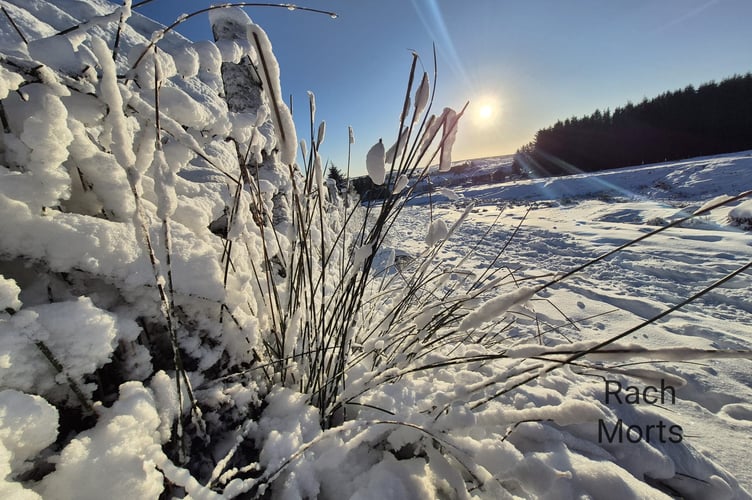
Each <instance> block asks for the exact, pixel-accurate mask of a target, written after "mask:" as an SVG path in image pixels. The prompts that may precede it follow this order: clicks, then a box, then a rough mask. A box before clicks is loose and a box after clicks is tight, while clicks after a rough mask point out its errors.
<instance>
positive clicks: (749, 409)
mask: <svg viewBox="0 0 752 500" xmlns="http://www.w3.org/2000/svg"><path fill="white" fill-rule="evenodd" d="M718 416H720V417H721V418H722V419H724V420H726V421H728V422H730V423H733V424H736V425H743V426H745V427H752V404H747V403H731V404H727V405H725V406H723V407H722V408H721V410H720V411H719V412H718Z"/></svg>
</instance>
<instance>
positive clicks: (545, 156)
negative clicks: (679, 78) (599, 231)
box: [515, 73, 752, 176]
mask: <svg viewBox="0 0 752 500" xmlns="http://www.w3.org/2000/svg"><path fill="white" fill-rule="evenodd" d="M746 149H752V73H747V74H746V75H744V76H739V75H735V76H733V77H732V78H729V79H727V80H723V81H722V82H721V83H715V82H710V83H706V84H703V85H701V86H700V87H699V88H694V87H693V86H691V85H690V86H688V87H686V88H685V89H683V90H677V91H674V92H666V93H664V94H661V95H659V96H658V97H655V98H653V99H650V100H648V99H647V98H646V99H644V100H643V101H642V102H641V103H639V104H637V105H635V104H632V103H628V104H627V105H626V106H624V107H621V108H616V109H615V110H614V111H613V113H612V112H611V111H610V110H606V111H600V110H596V111H595V112H594V113H593V114H592V115H590V116H584V117H582V118H570V119H567V120H565V121H564V122H561V121H559V122H557V123H556V124H555V125H554V126H553V127H549V128H546V129H543V130H540V131H538V133H537V134H536V136H535V140H534V141H533V142H531V143H530V144H528V145H526V146H524V147H522V148H521V149H520V150H519V151H517V155H516V157H515V164H516V165H517V166H518V168H521V169H522V170H524V171H526V172H527V173H528V174H529V175H533V176H550V175H567V174H571V173H576V172H578V171H586V172H592V171H596V170H604V169H609V168H617V167H624V166H629V165H640V164H642V163H656V162H661V161H665V160H677V159H682V158H690V157H694V156H705V155H712V154H719V153H728V152H733V151H742V150H746Z"/></svg>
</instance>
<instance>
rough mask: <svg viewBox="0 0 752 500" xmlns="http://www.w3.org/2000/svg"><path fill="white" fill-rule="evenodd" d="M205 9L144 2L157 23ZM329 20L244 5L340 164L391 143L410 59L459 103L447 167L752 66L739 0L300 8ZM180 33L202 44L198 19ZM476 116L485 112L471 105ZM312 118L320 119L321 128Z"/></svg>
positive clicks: (449, 102)
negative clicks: (561, 124)
mask: <svg viewBox="0 0 752 500" xmlns="http://www.w3.org/2000/svg"><path fill="white" fill-rule="evenodd" d="M212 3H213V2H211V1H206V2H204V1H191V2H187V1H180V0H154V1H152V2H151V3H150V4H148V5H145V6H143V7H141V8H139V9H138V11H139V12H141V13H143V14H145V15H148V16H149V17H152V18H154V19H156V20H158V21H160V22H163V23H170V22H172V21H173V20H174V19H175V18H176V17H177V16H178V15H179V14H181V13H183V12H188V11H191V10H196V9H199V8H202V7H207V6H209V5H211V4H212ZM297 4H298V5H300V6H306V7H315V8H319V9H324V10H330V11H334V12H336V13H337V14H338V15H339V17H338V18H337V19H331V18H329V17H328V16H323V15H315V14H310V13H305V12H301V11H298V12H290V11H288V10H286V9H272V8H262V7H255V8H254V7H249V8H246V12H248V14H249V15H250V17H251V18H252V19H253V20H254V21H255V22H256V23H257V24H259V25H261V26H262V27H263V28H264V29H265V30H266V32H267V34H268V35H269V38H270V39H271V41H272V44H273V46H274V51H275V54H276V56H277V59H278V60H279V63H280V67H281V78H282V91H283V92H284V93H285V95H286V96H289V95H292V97H293V103H294V106H293V111H294V115H295V119H296V123H297V124H298V135H299V137H308V136H309V135H310V133H309V131H308V112H307V95H306V91H308V90H311V91H313V92H314V93H315V94H316V101H317V115H318V116H317V119H318V120H325V121H326V122H327V137H326V141H325V143H324V146H323V147H322V150H321V153H322V155H323V158H324V159H325V160H326V159H329V160H331V161H333V162H334V163H335V164H336V165H338V166H340V167H341V168H343V169H344V166H345V164H346V161H347V156H346V155H347V142H348V135H347V127H348V125H351V126H352V127H353V129H354V131H355V138H356V143H355V145H354V147H353V158H352V165H353V169H354V170H355V172H356V173H362V172H363V170H364V167H363V165H364V163H365V154H366V152H367V150H368V149H369V148H370V146H372V145H373V144H374V143H375V142H377V141H378V139H379V138H381V137H383V138H384V142H385V143H392V142H394V140H395V139H396V134H397V128H398V125H399V122H398V119H399V113H400V111H401V105H402V99H403V98H404V93H405V87H406V84H407V77H408V71H409V67H410V62H411V52H412V51H416V52H418V53H419V54H420V55H421V60H422V62H423V64H424V66H425V69H426V70H428V71H429V73H432V71H433V62H432V44H433V43H435V44H436V48H437V53H438V68H439V76H438V86H437V96H436V102H435V106H436V108H435V109H437V110H438V111H441V109H442V108H443V107H444V106H450V107H454V108H456V109H459V108H461V107H462V106H463V105H464V103H465V102H466V101H470V103H471V104H470V107H469V108H468V113H467V115H466V117H464V118H463V121H462V122H461V123H460V129H459V135H458V139H457V143H456V145H455V150H454V155H453V158H454V159H465V158H477V157H484V156H491V155H498V154H504V153H512V152H514V151H515V150H516V149H517V148H518V147H520V146H522V145H523V144H525V143H527V142H529V141H530V140H532V138H533V136H534V134H535V132H536V131H537V130H538V129H540V128H544V127H547V126H549V125H552V124H553V123H554V122H556V121H557V120H559V119H562V120H563V119H565V118H568V117H571V116H573V115H577V116H582V115H584V114H590V113H591V112H592V111H594V110H595V109H596V108H599V109H605V108H611V109H613V108H615V107H618V106H621V105H623V104H625V103H626V102H627V101H630V100H631V101H632V102H635V103H636V102H639V101H641V100H642V99H643V98H644V97H652V96H655V95H657V94H660V93H662V92H664V91H666V90H675V89H679V88H684V87H685V86H686V85H689V84H693V85H698V84H701V83H703V82H706V81H709V80H717V81H718V80H721V79H723V78H725V77H728V76H731V75H733V74H735V73H740V74H743V73H747V72H749V71H752V29H750V24H749V20H750V19H752V1H750V0H607V1H604V0H571V1H563V0H529V1H519V0H517V1H512V0H509V1H507V0H472V1H464V2H463V1H460V0H310V1H303V0H301V1H300V2H298V3H297ZM178 31H180V32H181V33H183V34H184V35H186V36H187V37H189V38H191V39H193V40H199V39H210V38H211V32H210V29H209V26H208V20H207V17H206V16H205V15H202V16H199V17H197V18H194V20H192V21H190V22H188V23H186V24H185V25H183V26H182V27H181V28H180V29H179V30H178ZM484 108H485V115H484V116H481V110H482V109H484ZM318 120H317V121H318Z"/></svg>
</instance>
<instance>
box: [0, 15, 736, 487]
mask: <svg viewBox="0 0 752 500" xmlns="http://www.w3.org/2000/svg"><path fill="white" fill-rule="evenodd" d="M5 3H7V5H4V11H5V12H7V19H8V21H9V24H8V27H7V28H6V27H3V28H1V29H0V43H2V50H1V51H0V82H1V83H0V99H1V100H0V104H1V107H0V118H2V126H3V134H2V140H1V141H0V178H1V179H0V234H2V238H0V302H1V303H2V306H3V307H2V308H3V312H0V367H2V371H1V372H0V384H1V387H0V389H2V390H1V391H0V467H1V469H0V471H1V472H2V475H1V477H0V481H2V482H0V492H3V493H5V496H9V497H10V496H12V497H13V498H38V497H39V496H40V495H41V496H43V497H45V498H101V497H102V496H107V497H112V498H150V497H157V496H159V495H164V496H172V497H183V496H191V497H197V498H220V497H224V498H233V497H236V496H240V495H247V496H248V497H258V496H263V495H265V494H266V493H267V492H271V493H272V494H273V495H274V496H276V497H280V498H313V497H316V496H322V497H336V498H339V497H345V496H347V497H349V496H356V497H379V498H430V497H442V496H444V497H448V498H454V497H457V498H470V497H472V496H478V497H486V498H503V497H512V496H514V495H518V496H540V497H549V498H551V497H553V496H556V497H557V498H563V497H572V498H574V497H578V496H582V495H591V496H603V495H612V494H617V493H614V492H618V493H624V495H633V496H635V497H637V496H653V497H655V498H659V497H660V496H661V495H662V494H661V493H659V492H658V491H657V490H655V489H654V488H653V487H652V486H648V485H647V484H646V483H644V482H643V480H645V479H647V478H648V477H649V478H650V479H651V481H653V484H656V485H664V489H666V490H667V491H668V490H669V488H673V489H675V490H676V491H682V492H685V493H686V492H690V493H691V492H692V488H693V489H694V491H700V492H701V493H698V494H708V495H714V497H715V498H720V496H719V495H722V494H724V493H728V492H729V491H731V489H732V488H733V486H734V484H735V483H734V480H733V478H731V477H730V476H728V475H727V474H725V473H723V472H722V471H718V470H717V469H716V468H715V467H714V466H713V465H712V464H710V463H708V462H707V461H706V460H704V459H702V458H701V457H699V456H694V455H692V456H691V459H689V458H686V457H684V459H685V461H686V462H687V463H683V464H682V465H684V466H686V467H688V468H685V469H683V470H690V471H691V473H692V474H694V475H696V476H697V477H703V478H710V479H709V480H708V481H705V482H704V483H699V484H698V485H692V486H691V487H689V486H686V485H682V484H677V481H678V480H677V479H676V478H677V473H676V472H677V471H676V464H675V462H674V461H672V459H671V458H670V457H668V456H667V455H666V453H664V452H663V451H662V449H661V448H660V447H657V446H655V445H654V444H651V443H649V442H647V441H640V442H638V443H636V444H632V443H630V445H629V446H628V447H623V446H622V447H619V446H617V445H616V444H613V445H608V446H599V445H598V444H596V443H595V441H596V439H595V437H594V436H593V428H594V427H593V425H592V424H593V423H594V422H596V423H597V422H598V421H600V420H603V421H608V422H616V421H617V419H620V418H626V417H623V416H622V415H621V414H619V415H617V413H616V410H614V409H613V408H609V407H606V406H604V405H602V404H599V403H598V402H597V401H594V400H595V399H597V397H596V396H598V394H599V393H598V389H597V387H596V385H595V384H594V383H592V382H591V381H590V380H589V379H585V378H584V377H582V376H578V375H576V374H575V373H573V372H572V371H571V370H569V368H567V367H566V366H564V367H563V368H561V366H562V364H564V365H566V364H567V363H566V361H567V359H568V358H566V356H569V355H570V354H569V353H570V352H571V350H572V349H574V350H575V352H577V353H586V352H589V351H590V350H593V349H594V348H595V347H598V346H596V345H595V344H593V343H590V344H583V345H580V346H575V347H571V346H567V348H568V350H567V351H566V352H562V351H561V350H560V351H556V346H553V348H544V347H543V346H533V348H531V347H530V346H528V345H523V346H521V347H520V346H516V344H517V343H518V342H519V339H520V338H522V339H525V341H527V340H530V339H532V338H533V337H534V335H535V330H534V328H532V327H531V328H530V329H529V330H528V329H526V325H534V321H531V320H529V319H526V318H528V317H529V316H530V314H529V313H530V309H529V306H528V305H527V302H528V300H529V299H531V298H532V297H533V296H534V295H535V294H536V293H538V292H539V291H541V290H542V289H543V288H542V287H541V286H539V285H536V286H532V285H530V286H522V285H520V284H518V283H516V282H515V276H513V274H512V273H511V271H505V270H504V268H498V269H497V268H496V267H493V265H489V267H488V268H487V269H486V270H485V272H483V273H482V274H481V275H479V276H474V275H471V274H469V273H467V272H466V271H464V270H463V268H462V266H461V263H460V264H458V265H447V263H446V262H443V261H442V259H441V251H442V247H443V245H444V244H445V242H446V241H447V239H448V238H451V237H452V235H453V234H454V233H455V231H456V228H457V227H458V226H459V224H461V223H462V221H463V220H464V218H465V217H466V216H467V215H468V214H469V213H470V210H471V208H472V207H471V206H469V207H468V208H467V210H466V211H465V213H464V215H463V216H462V217H461V218H460V220H459V221H458V222H456V223H453V224H447V223H446V221H444V220H441V219H436V220H433V221H432V222H431V224H430V225H429V227H428V228H426V232H427V234H428V236H427V238H426V247H425V250H424V252H423V253H422V254H421V255H419V256H417V258H415V259H413V260H411V261H410V263H408V264H403V265H400V266H396V265H394V264H395V262H394V261H395V252H394V251H393V250H390V249H389V248H388V244H387V243H388V241H389V240H388V237H389V231H390V229H391V228H392V226H393V225H394V223H395V221H396V219H397V217H399V215H400V212H401V210H402V208H403V207H404V203H405V201H406V200H407V199H409V197H410V196H411V195H412V194H413V188H414V186H415V184H416V183H415V182H413V179H416V178H417V179H420V178H422V177H423V176H425V175H426V174H427V172H428V165H430V164H431V163H432V162H433V161H434V160H437V161H438V162H439V165H440V169H441V170H447V169H448V168H449V166H450V165H451V146H452V142H453V141H454V138H455V135H456V131H457V124H458V121H459V119H460V118H461V116H462V112H459V113H457V112H455V111H453V110H451V109H449V108H446V109H444V110H443V111H442V112H441V113H439V114H431V108H432V105H433V97H432V93H431V91H430V84H429V78H428V75H426V74H424V75H422V77H420V78H416V76H419V75H417V73H416V67H417V62H418V58H417V56H414V57H413V61H412V67H411V70H410V73H409V81H408V90H407V98H406V100H405V103H404V107H403V110H402V113H401V115H400V128H399V133H398V134H397V135H398V137H397V139H396V141H395V144H394V145H393V146H392V147H391V148H388V149H387V148H385V146H384V144H383V142H382V141H381V140H379V141H378V142H377V143H376V144H375V145H374V147H373V148H372V149H371V150H370V152H369V153H368V155H367V158H366V159H365V160H366V167H367V169H368V172H369V175H370V176H371V179H372V181H373V182H374V183H375V184H385V185H386V187H387V188H388V192H390V193H392V195H391V196H389V197H388V198H387V199H386V200H383V201H382V202H380V203H378V204H373V203H372V204H368V205H365V206H361V205H360V204H359V203H358V201H359V200H355V199H346V200H339V199H337V198H336V197H334V196H332V193H331V191H330V189H329V187H328V186H327V184H326V182H325V179H324V173H323V166H322V160H321V155H320V152H319V151H320V148H321V146H322V143H323V142H324V140H325V126H324V125H323V124H319V125H317V124H316V123H315V115H316V109H315V99H314V98H313V96H311V100H310V116H311V137H312V141H311V142H312V143H311V144H310V148H309V145H307V144H306V143H305V141H301V142H300V143H298V140H297V137H296V131H295V130H294V128H293V126H292V119H291V116H290V111H289V110H288V108H287V106H286V105H285V104H284V100H283V99H282V97H281V91H280V87H279V71H280V68H279V67H278V65H277V62H276V59H275V58H274V55H273V53H272V50H271V43H270V42H269V40H268V38H267V37H266V35H265V33H264V32H263V30H262V29H261V28H260V27H259V26H257V25H256V24H254V23H253V22H252V21H251V20H250V18H248V16H247V14H246V13H245V12H244V11H242V10H240V9H237V8H231V7H229V6H222V7H216V8H208V9H204V10H205V11H208V12H209V14H210V15H209V17H210V22H211V23H212V28H213V32H214V36H215V39H216V42H215V43H212V42H208V41H204V42H196V43H192V42H190V41H188V40H185V39H183V38H182V37H180V36H178V35H176V34H174V33H172V32H170V31H169V30H164V29H162V27H160V26H158V25H156V24H155V23H153V22H151V21H149V20H147V19H145V18H143V17H141V16H140V15H138V14H137V13H134V12H132V11H131V8H130V6H131V4H130V2H129V1H126V2H125V5H123V6H120V7H118V6H116V5H114V4H111V3H109V2H107V1H105V0H81V1H76V2H70V1H63V0H59V1H52V2H47V1H41V0H33V1H31V2H29V1H27V0H17V1H15V0H14V1H9V2H5ZM280 7H284V8H291V6H287V5H280ZM152 32H154V34H153V35H152ZM314 130H315V131H316V132H317V133H316V134H314V133H313V131H314ZM299 145H300V147H301V150H302V151H303V161H302V163H301V166H299V165H298V164H297V163H296V149H297V147H298V146H299ZM444 194H445V195H447V196H450V195H452V194H453V193H451V192H450V191H447V193H444ZM502 252H503V249H500V252H499V255H501V253H502ZM497 258H498V256H497ZM512 330H515V335H514V336H512V335H509V334H511V332H512ZM528 333H529V335H528ZM552 349H553V350H552ZM577 349H579V350H577ZM578 355H579V354H578ZM572 359H574V358H572ZM562 360H564V363H562ZM559 368H561V369H559ZM554 370H557V371H556V372H555V373H552V372H554ZM543 375H545V376H543ZM515 390H516V391H515ZM627 410H628V409H625V410H623V411H624V412H627ZM648 413H649V412H648ZM625 414H626V413H625ZM631 416H632V417H633V418H634V419H635V420H636V421H639V420H640V418H642V419H644V418H645V417H644V416H643V417H639V416H635V415H631ZM521 422H527V423H529V424H530V425H526V426H525V425H520V423H521ZM682 446H684V445H682ZM681 449H682V450H690V451H687V452H686V453H687V454H690V455H691V449H690V448H684V447H682V448H681ZM567 463H569V464H572V465H571V469H567V467H566V465H565V464H567ZM687 464H689V465H687ZM562 491H563V492H564V493H563V494H560V493H561V492H562Z"/></svg>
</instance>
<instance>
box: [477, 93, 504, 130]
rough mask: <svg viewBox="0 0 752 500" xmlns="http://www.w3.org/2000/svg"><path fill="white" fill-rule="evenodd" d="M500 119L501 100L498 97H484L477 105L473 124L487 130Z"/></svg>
mask: <svg viewBox="0 0 752 500" xmlns="http://www.w3.org/2000/svg"><path fill="white" fill-rule="evenodd" d="M498 118H499V100H498V99H497V98H496V97H489V96H484V97H482V98H481V99H479V101H477V102H476V104H475V111H474V112H473V122H474V123H475V126H476V127H481V128H487V127H489V126H491V125H493V124H494V123H496V121H497V120H498Z"/></svg>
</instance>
